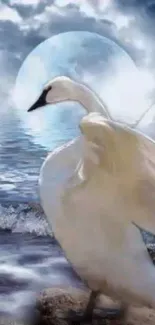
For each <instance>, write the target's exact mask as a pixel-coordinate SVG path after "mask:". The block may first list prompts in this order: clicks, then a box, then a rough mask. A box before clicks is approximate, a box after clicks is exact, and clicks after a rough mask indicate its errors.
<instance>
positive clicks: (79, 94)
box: [75, 84, 112, 120]
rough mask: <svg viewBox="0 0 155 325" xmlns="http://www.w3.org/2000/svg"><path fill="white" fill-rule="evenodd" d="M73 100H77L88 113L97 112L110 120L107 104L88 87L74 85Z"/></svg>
mask: <svg viewBox="0 0 155 325" xmlns="http://www.w3.org/2000/svg"><path fill="white" fill-rule="evenodd" d="M75 93H76V97H75V101H77V102H79V103H80V104H81V105H82V106H84V108H85V109H86V111H87V112H88V113H91V112H99V113H101V114H102V115H104V116H105V117H106V118H109V119H110V120H112V118H111V116H110V113H109V110H108V108H107V106H106V105H105V104H104V103H102V102H101V100H100V99H99V98H98V97H97V95H96V94H95V93H94V92H93V91H92V90H91V89H89V88H88V87H86V86H84V85H81V84H80V85H76V89H75Z"/></svg>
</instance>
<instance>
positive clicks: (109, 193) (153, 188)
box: [81, 114, 155, 233]
mask: <svg viewBox="0 0 155 325" xmlns="http://www.w3.org/2000/svg"><path fill="white" fill-rule="evenodd" d="M81 130H82V132H83V134H84V135H85V137H86V138H87V140H89V141H92V142H94V143H95V144H96V145H97V146H98V148H97V147H92V150H94V151H95V154H96V155H98V161H100V166H99V168H97V167H96V171H95V173H94V177H95V175H96V181H95V184H97V183H100V187H99V186H98V188H100V192H102V193H103V201H104V199H105V203H103V209H107V215H108V214H110V215H111V216H113V218H116V219H118V221H120V220H121V219H122V221H123V218H124V221H125V222H127V223H128V222H129V223H132V222H134V223H136V224H137V225H138V226H140V227H142V228H144V229H145V230H148V231H150V232H154V233H155V143H154V142H153V141H151V139H149V138H147V137H145V136H143V135H142V134H140V133H137V132H135V131H134V130H131V129H129V128H125V127H123V126H121V125H120V124H117V123H111V122H110V123H108V122H106V121H105V120H104V118H103V117H102V116H101V115H99V114H89V115H87V116H86V117H84V118H83V120H82V122H81ZM94 193H95V192H94ZM98 196H99V194H98Z"/></svg>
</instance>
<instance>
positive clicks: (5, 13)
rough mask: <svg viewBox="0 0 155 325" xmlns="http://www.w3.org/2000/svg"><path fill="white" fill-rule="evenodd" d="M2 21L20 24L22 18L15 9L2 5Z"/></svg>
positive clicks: (0, 10) (0, 12) (0, 11)
mask: <svg viewBox="0 0 155 325" xmlns="http://www.w3.org/2000/svg"><path fill="white" fill-rule="evenodd" d="M0 21H11V22H12V23H15V24H20V23H21V22H22V18H21V17H20V15H19V14H18V12H17V11H16V10H15V9H13V8H9V7H8V6H5V5H1V6H0Z"/></svg>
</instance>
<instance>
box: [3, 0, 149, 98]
mask: <svg viewBox="0 0 155 325" xmlns="http://www.w3.org/2000/svg"><path fill="white" fill-rule="evenodd" d="M127 3H128V4H127ZM153 6H154V3H153V2H150V1H145V2H144V1H141V2H140V1H138V0H137V1H136V0H134V1H130V2H129V1H127V2H125V1H123V0H119V1H118V0H115V1H114V0H104V1H103V0H76V1H75V0H5V1H4V0H1V12H0V55H1V63H2V65H3V70H4V71H5V80H7V78H8V80H12V82H13V83H14V80H15V77H16V74H17V72H18V69H19V67H20V65H21V63H22V61H23V60H24V59H25V57H26V56H27V55H28V53H29V52H30V51H31V50H32V49H33V48H34V47H35V46H37V45H38V44H39V43H40V42H42V41H43V40H45V39H46V38H48V37H50V36H52V35H54V34H57V33H61V32H65V31H70V30H86V31H91V32H96V33H98V34H101V35H104V36H108V37H110V38H111V39H113V40H115V41H116V42H117V43H118V44H120V45H121V46H123V47H124V48H125V49H126V50H127V52H128V53H129V54H131V56H132V57H133V58H134V60H136V62H137V64H138V65H139V66H141V67H145V69H150V71H152V73H154V74H155V72H154V71H155V65H154V56H153V53H154V51H155V36H154V23H153V17H154V16H152V18H151V19H149V17H150V16H149V11H150V7H151V8H152V7H153ZM151 13H152V15H153V11H152V12H151ZM10 76H11V77H10ZM0 87H1V86H0ZM9 87H10V81H9ZM4 93H6V92H4V91H3V94H4Z"/></svg>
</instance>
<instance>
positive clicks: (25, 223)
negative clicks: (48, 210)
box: [0, 203, 50, 236]
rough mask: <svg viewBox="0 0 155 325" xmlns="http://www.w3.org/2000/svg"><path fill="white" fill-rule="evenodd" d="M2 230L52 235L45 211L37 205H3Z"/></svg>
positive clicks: (0, 208) (1, 205) (1, 211)
mask: <svg viewBox="0 0 155 325" xmlns="http://www.w3.org/2000/svg"><path fill="white" fill-rule="evenodd" d="M0 230H7V231H10V232H14V233H34V234H36V235H37V236H46V235H49V233H50V230H49V225H48V223H47V221H46V218H45V215H44V213H43V210H42V208H41V206H40V205H39V204H37V203H8V204H6V203H5V204H3V203H1V204H0Z"/></svg>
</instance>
